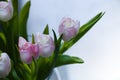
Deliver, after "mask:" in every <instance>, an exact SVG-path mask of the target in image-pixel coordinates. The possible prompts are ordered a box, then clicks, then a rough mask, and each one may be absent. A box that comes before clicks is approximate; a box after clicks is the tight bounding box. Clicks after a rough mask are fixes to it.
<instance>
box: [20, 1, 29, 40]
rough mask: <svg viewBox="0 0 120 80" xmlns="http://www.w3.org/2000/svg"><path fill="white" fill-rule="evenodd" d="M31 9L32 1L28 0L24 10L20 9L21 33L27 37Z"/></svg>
mask: <svg viewBox="0 0 120 80" xmlns="http://www.w3.org/2000/svg"><path fill="white" fill-rule="evenodd" d="M29 10H30V1H28V2H27V3H26V4H25V5H24V7H23V8H22V10H21V11H20V16H19V26H20V35H21V36H23V37H24V38H25V39H27V20H28V17H29Z"/></svg>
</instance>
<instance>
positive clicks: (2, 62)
mask: <svg viewBox="0 0 120 80" xmlns="http://www.w3.org/2000/svg"><path fill="white" fill-rule="evenodd" d="M10 70H11V63H10V58H9V56H8V55H7V53H1V54H0V78H4V77H6V76H7V75H8V74H9V72H10Z"/></svg>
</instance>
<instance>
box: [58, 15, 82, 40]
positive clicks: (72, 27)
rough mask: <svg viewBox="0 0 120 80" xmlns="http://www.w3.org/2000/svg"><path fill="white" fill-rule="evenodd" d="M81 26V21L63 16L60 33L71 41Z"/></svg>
mask: <svg viewBox="0 0 120 80" xmlns="http://www.w3.org/2000/svg"><path fill="white" fill-rule="evenodd" d="M79 27H80V22H79V21H74V20H72V19H71V18H65V17H64V18H63V19H62V21H61V23H60V25H59V34H60V35H61V34H63V40H64V41H69V40H70V39H72V38H73V37H75V36H76V34H77V33H78V30H79Z"/></svg>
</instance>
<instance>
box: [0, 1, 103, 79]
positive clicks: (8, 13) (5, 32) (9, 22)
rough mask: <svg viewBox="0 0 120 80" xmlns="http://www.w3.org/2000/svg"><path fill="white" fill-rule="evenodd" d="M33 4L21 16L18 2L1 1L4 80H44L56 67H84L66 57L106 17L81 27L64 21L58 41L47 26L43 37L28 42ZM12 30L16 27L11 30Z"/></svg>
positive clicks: (0, 59) (0, 46) (1, 71)
mask: <svg viewBox="0 0 120 80" xmlns="http://www.w3.org/2000/svg"><path fill="white" fill-rule="evenodd" d="M29 8H30V1H28V2H27V3H26V4H25V6H24V7H23V8H22V9H21V11H20V13H18V12H19V11H18V0H8V1H4V0H3V1H0V41H1V42H0V79H8V80H44V79H46V78H47V77H48V76H50V73H52V70H53V69H54V68H55V67H59V66H62V65H66V64H73V63H83V60H82V59H80V58H78V57H73V56H69V55H63V53H64V52H65V51H66V50H68V49H69V48H70V47H72V45H73V44H75V43H76V42H77V41H78V40H79V39H80V38H81V37H82V36H83V35H84V34H85V33H86V32H87V31H88V30H89V29H90V28H91V27H92V26H93V25H94V24H95V23H96V22H97V21H98V20H99V19H100V18H101V17H102V16H103V14H104V13H102V12H101V13H99V14H97V15H96V16H95V17H94V18H92V19H91V20H90V21H89V22H87V23H86V24H85V25H83V26H81V27H80V22H79V21H74V20H72V19H71V18H66V17H64V18H63V19H62V21H61V23H60V25H59V29H58V31H59V34H60V36H59V38H57V36H56V33H55V31H54V30H53V34H54V39H53V38H52V37H51V36H50V35H49V27H48V25H47V26H46V28H45V30H44V32H43V33H40V32H38V33H36V34H32V41H28V39H27V37H28V36H27V30H26V24H27V18H28V16H29ZM11 26H12V27H11Z"/></svg>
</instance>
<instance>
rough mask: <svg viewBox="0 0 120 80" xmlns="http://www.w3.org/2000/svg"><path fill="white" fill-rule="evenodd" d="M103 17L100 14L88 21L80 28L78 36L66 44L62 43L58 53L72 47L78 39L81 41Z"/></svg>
mask: <svg viewBox="0 0 120 80" xmlns="http://www.w3.org/2000/svg"><path fill="white" fill-rule="evenodd" d="M103 15H104V13H102V12H100V13H99V14H97V15H96V16H95V17H94V18H92V19H91V20H90V21H88V22H87V23H86V24H84V25H83V26H81V28H80V29H79V32H78V34H77V35H76V36H75V37H74V38H73V39H71V40H70V41H68V42H64V43H63V45H62V48H61V50H60V53H61V54H62V53H64V52H65V51H66V50H67V49H68V48H70V47H72V46H73V45H74V44H75V43H76V42H77V41H78V40H79V39H81V38H82V37H83V36H84V35H85V34H86V33H87V32H88V31H89V30H90V29H91V28H92V27H93V26H94V25H95V24H96V23H97V22H98V21H99V20H100V19H101V18H102V16H103Z"/></svg>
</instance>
